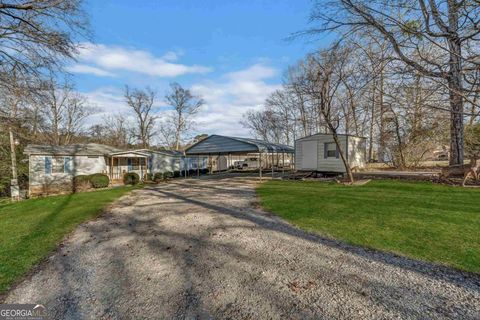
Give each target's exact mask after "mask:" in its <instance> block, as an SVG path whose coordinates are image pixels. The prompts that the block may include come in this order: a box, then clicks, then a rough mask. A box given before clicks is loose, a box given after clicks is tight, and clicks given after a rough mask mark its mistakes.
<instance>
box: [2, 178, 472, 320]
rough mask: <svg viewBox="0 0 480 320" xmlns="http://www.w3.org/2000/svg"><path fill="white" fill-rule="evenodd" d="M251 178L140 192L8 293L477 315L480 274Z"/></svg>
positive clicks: (251, 312)
mask: <svg viewBox="0 0 480 320" xmlns="http://www.w3.org/2000/svg"><path fill="white" fill-rule="evenodd" d="M256 183H257V182H256V180H255V179H254V178H245V177H244V178H242V177H233V178H232V177H224V178H218V179H189V180H175V181H173V182H171V183H168V184H160V185H158V186H153V187H149V188H146V189H142V190H136V191H134V192H133V193H131V194H130V195H127V196H125V197H123V198H121V199H120V200H119V201H117V202H116V203H115V204H114V205H113V206H112V207H111V208H110V209H109V210H108V212H107V213H106V214H104V215H102V216H101V217H100V218H99V219H97V220H94V221H91V222H88V223H86V224H83V225H81V226H80V227H79V228H77V229H76V231H75V232H74V233H72V234H71V235H70V237H68V238H67V239H66V240H65V241H64V243H63V244H62V246H60V248H59V249H58V250H57V251H56V252H55V253H54V254H53V255H52V256H51V257H49V259H48V260H47V261H46V262H45V263H44V264H42V266H41V267H40V268H38V270H37V271H35V272H34V273H33V274H32V275H31V276H30V277H29V278H28V279H26V280H24V281H23V282H22V283H20V284H19V285H18V286H17V287H16V288H15V289H14V290H12V291H11V292H10V293H9V295H8V296H7V298H6V301H5V302H6V303H41V304H43V305H45V306H46V308H47V310H48V311H49V312H50V314H51V315H52V317H53V318H54V319H138V318H155V319H197V318H199V319H278V318H287V319H308V318H315V319H399V318H401V319H454V318H456V319H460V318H461V319H479V318H480V276H478V275H472V274H468V273H462V272H458V271H454V270H451V269H448V268H445V267H440V266H435V265H431V264H428V263H424V262H419V261H414V260H410V259H407V258H402V257H399V256H395V255H391V254H386V253H380V252H377V251H373V250H367V249H362V248H359V247H353V246H349V245H346V244H343V243H341V242H337V241H333V240H329V239H325V238H322V237H319V236H315V235H312V234H309V233H306V232H303V231H301V230H298V229H297V228H295V227H293V226H291V225H290V224H288V223H286V222H283V221H282V220H281V219H279V218H277V217H275V216H272V215H270V214H268V213H265V212H263V211H262V210H261V209H259V208H258V205H257V201H256V199H255V192H254V188H255V185H256Z"/></svg>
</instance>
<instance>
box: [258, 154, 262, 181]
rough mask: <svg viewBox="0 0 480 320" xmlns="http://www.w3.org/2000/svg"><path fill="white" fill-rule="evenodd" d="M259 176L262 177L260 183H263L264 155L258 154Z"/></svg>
mask: <svg viewBox="0 0 480 320" xmlns="http://www.w3.org/2000/svg"><path fill="white" fill-rule="evenodd" d="M258 174H259V177H260V181H262V153H261V152H259V153H258Z"/></svg>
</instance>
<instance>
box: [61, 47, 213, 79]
mask: <svg viewBox="0 0 480 320" xmlns="http://www.w3.org/2000/svg"><path fill="white" fill-rule="evenodd" d="M179 55H180V54H179V53H176V52H173V51H170V52H167V53H165V55H163V56H161V57H156V56H154V55H153V54H152V53H150V52H148V51H144V50H136V49H127V48H123V47H119V46H107V45H104V44H92V43H84V44H83V45H82V47H81V48H80V49H79V55H78V60H79V61H80V62H81V64H80V65H81V66H83V67H78V65H77V66H72V67H71V69H72V68H73V69H74V70H75V68H77V70H81V71H83V73H85V72H86V70H87V68H85V67H90V68H91V69H90V71H92V72H91V73H93V74H95V75H100V76H101V75H102V74H99V70H106V72H109V71H115V70H118V71H130V72H138V73H142V74H146V75H150V76H158V77H176V76H181V75H184V74H190V73H206V72H209V71H211V68H208V67H205V66H199V65H190V66H189V65H185V64H180V63H173V61H176V60H178V58H179ZM92 68H93V69H92ZM103 75H105V74H103Z"/></svg>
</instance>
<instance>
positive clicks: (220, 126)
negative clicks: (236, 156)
mask: <svg viewBox="0 0 480 320" xmlns="http://www.w3.org/2000/svg"><path fill="white" fill-rule="evenodd" d="M277 74H278V72H277V70H276V69H274V68H271V67H269V66H265V65H263V64H255V65H253V66H251V67H249V68H247V69H244V70H240V71H236V72H231V73H228V74H226V75H224V76H223V77H222V79H225V81H206V82H203V83H199V84H196V85H193V86H192V91H193V92H194V93H195V94H197V95H200V96H201V97H202V98H203V99H204V100H205V106H204V107H203V109H202V112H200V113H199V115H198V117H197V119H196V123H197V125H196V129H197V131H198V133H208V134H212V133H216V134H224V135H233V136H249V132H248V131H247V129H245V128H243V127H242V125H241V124H240V121H241V120H242V117H243V115H244V114H245V112H247V111H248V110H252V109H259V108H260V107H261V105H263V103H264V102H265V99H266V98H267V97H268V95H269V94H270V93H272V92H273V91H275V90H277V89H279V88H280V87H281V86H280V85H279V84H269V83H267V82H266V81H265V80H266V79H269V78H272V77H274V76H276V75H277Z"/></svg>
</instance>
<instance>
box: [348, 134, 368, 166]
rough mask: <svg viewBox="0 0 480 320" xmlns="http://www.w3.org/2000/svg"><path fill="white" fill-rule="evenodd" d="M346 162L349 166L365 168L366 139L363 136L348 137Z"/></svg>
mask: <svg viewBox="0 0 480 320" xmlns="http://www.w3.org/2000/svg"><path fill="white" fill-rule="evenodd" d="M348 163H349V164H350V167H351V168H354V167H357V168H365V166H366V165H367V140H366V139H365V138H360V137H349V138H348Z"/></svg>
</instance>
